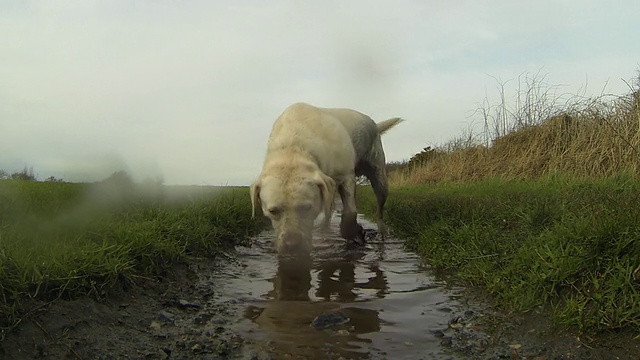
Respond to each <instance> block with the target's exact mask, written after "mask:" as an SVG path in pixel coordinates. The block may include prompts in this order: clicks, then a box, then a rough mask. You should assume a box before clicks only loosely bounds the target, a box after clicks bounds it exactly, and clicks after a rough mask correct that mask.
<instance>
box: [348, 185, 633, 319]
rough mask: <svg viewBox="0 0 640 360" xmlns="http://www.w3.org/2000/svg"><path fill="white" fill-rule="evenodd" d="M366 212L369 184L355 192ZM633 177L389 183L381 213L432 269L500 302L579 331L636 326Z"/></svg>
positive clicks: (369, 209)
mask: <svg viewBox="0 0 640 360" xmlns="http://www.w3.org/2000/svg"><path fill="white" fill-rule="evenodd" d="M358 195H359V199H358V200H359V207H360V210H362V211H364V212H365V213H367V214H369V215H372V214H373V212H374V210H375V208H374V207H375V201H374V197H373V195H372V191H370V190H369V189H366V190H365V191H359V192H358ZM639 204H640V183H638V182H637V181H634V180H632V179H631V178H630V177H625V176H619V177H616V178H610V179H605V180H569V179H564V178H562V177H555V178H547V179H541V180H532V181H501V180H499V179H492V180H484V181H481V182H477V183H463V184H439V185H435V186H427V185H424V186H412V187H404V188H395V189H392V191H391V194H390V197H389V200H388V202H387V211H386V219H387V223H388V225H389V226H390V227H391V228H392V230H393V231H394V232H395V233H396V234H398V235H400V236H406V237H407V239H408V240H407V245H408V247H409V248H411V249H412V250H414V251H417V252H418V253H419V254H421V255H423V256H424V257H425V258H426V259H427V260H428V262H429V263H430V264H432V265H433V266H434V267H436V268H438V269H441V270H447V271H451V272H453V273H455V274H456V275H457V276H459V277H460V278H461V279H462V280H464V281H465V282H467V283H468V284H471V285H477V286H481V287H483V288H485V289H486V290H487V291H488V292H489V293H490V294H491V295H492V297H493V298H494V299H495V301H496V304H497V305H499V306H502V307H505V309H509V310H516V311H528V310H531V309H534V308H538V307H540V306H543V307H548V308H551V310H552V311H551V312H552V316H553V319H554V320H555V321H556V323H557V324H562V325H569V326H575V327H577V328H578V329H580V330H582V331H598V330H615V329H621V328H628V327H631V328H634V329H636V331H637V330H638V329H640V205H639Z"/></svg>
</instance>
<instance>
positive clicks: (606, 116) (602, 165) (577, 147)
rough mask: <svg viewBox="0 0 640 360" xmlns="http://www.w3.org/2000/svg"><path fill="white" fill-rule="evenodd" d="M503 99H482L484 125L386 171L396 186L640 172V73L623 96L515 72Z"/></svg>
mask: <svg viewBox="0 0 640 360" xmlns="http://www.w3.org/2000/svg"><path fill="white" fill-rule="evenodd" d="M518 84H519V85H518V90H517V91H516V93H515V95H514V97H513V99H512V100H508V98H507V94H505V88H504V86H503V85H500V86H499V88H498V89H499V95H500V100H499V102H498V104H496V105H489V104H488V101H486V100H485V102H484V103H482V104H480V105H479V107H478V110H477V112H476V113H477V114H479V115H480V117H481V119H482V122H483V124H482V130H481V131H480V132H478V133H473V132H468V133H466V134H464V135H463V136H461V137H459V138H457V139H454V140H452V141H450V142H449V143H447V144H444V145H442V146H437V147H435V148H432V147H427V148H425V150H424V151H423V152H421V153H419V154H416V155H415V156H413V157H412V158H411V160H410V161H409V162H408V163H406V164H404V166H400V167H398V166H397V164H396V168H395V169H394V170H393V171H390V181H391V183H392V184H394V185H400V186H402V185H415V184H424V183H435V182H441V181H454V182H457V181H476V180H481V179H485V178H493V177H501V178H507V179H532V178H538V177H541V176H548V175H555V174H563V175H568V176H572V177H576V178H603V177H609V176H612V175H616V174H621V173H624V174H627V175H629V176H632V177H634V178H640V90H638V88H639V87H640V77H639V78H638V80H637V81H636V84H634V85H630V86H629V88H630V91H629V93H628V94H626V95H621V96H618V95H611V94H602V95H600V96H598V97H593V98H587V97H584V96H582V95H580V94H576V95H570V96H569V95H567V94H561V93H559V92H558V87H555V86H550V85H549V84H548V83H546V82H545V81H544V77H540V75H539V74H535V75H533V76H529V75H527V76H526V77H522V78H520V79H518Z"/></svg>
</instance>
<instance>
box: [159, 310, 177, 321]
mask: <svg viewBox="0 0 640 360" xmlns="http://www.w3.org/2000/svg"><path fill="white" fill-rule="evenodd" d="M158 316H159V317H160V318H161V319H162V320H164V321H165V322H167V323H173V322H174V321H176V316H175V315H173V314H172V313H170V312H168V311H166V310H160V311H159V312H158Z"/></svg>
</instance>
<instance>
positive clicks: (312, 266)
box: [215, 213, 460, 359]
mask: <svg viewBox="0 0 640 360" xmlns="http://www.w3.org/2000/svg"><path fill="white" fill-rule="evenodd" d="M359 222H360V223H361V224H362V225H363V226H364V227H365V229H375V224H373V223H371V222H369V221H367V220H365V219H363V218H359ZM338 223H339V213H338V214H336V215H335V216H334V218H333V219H332V231H331V232H330V234H331V235H332V236H329V237H327V238H322V237H318V236H317V237H316V238H315V239H314V250H313V253H312V257H311V258H310V259H308V260H302V259H291V260H287V261H278V258H277V256H276V254H275V252H274V250H273V245H272V243H273V236H274V234H273V232H272V231H265V232H263V233H262V234H261V235H259V236H258V237H256V238H254V239H253V241H252V246H250V247H244V248H239V249H238V252H239V253H238V261H239V264H237V266H229V267H227V268H225V269H223V270H222V271H220V272H219V273H218V274H217V275H216V276H215V277H216V278H217V279H216V280H215V282H216V287H217V292H218V295H219V296H222V297H225V298H227V299H229V300H232V301H234V302H238V303H239V304H240V305H241V306H242V307H243V308H244V316H243V318H242V319H241V320H240V321H239V322H238V323H237V324H235V325H234V331H236V332H238V333H239V334H241V336H243V337H244V338H246V339H250V340H251V341H253V343H254V344H256V348H259V349H260V350H259V351H258V352H259V353H264V352H267V353H269V354H270V356H271V357H274V358H304V359H331V358H346V359H381V358H389V359H393V358H402V359H454V358H460V357H459V356H460V355H455V354H453V353H451V352H449V351H448V350H447V349H446V348H444V347H442V346H441V338H440V337H438V336H437V333H438V332H437V330H438V329H446V328H447V326H448V322H449V320H450V318H451V313H450V311H451V309H452V308H453V307H457V306H458V305H459V304H458V303H457V302H456V300H455V298H456V289H451V288H448V287H446V284H445V283H444V282H443V281H441V280H438V279H437V278H436V277H435V276H433V274H432V273H431V272H430V271H429V269H428V268H426V267H425V266H424V265H423V264H422V263H421V261H420V259H419V257H418V256H417V255H415V254H413V253H411V252H408V251H406V250H404V249H403V245H402V243H403V241H402V240H400V239H395V238H387V239H385V240H379V239H378V238H377V237H374V238H372V239H369V240H368V243H367V245H366V247H359V248H356V249H347V246H346V243H345V241H344V240H342V239H341V238H339V237H338V235H337V234H338ZM335 311H340V312H342V313H343V314H345V315H346V316H347V317H348V318H349V321H348V322H347V323H346V324H343V325H339V326H333V327H330V328H328V329H323V330H318V329H316V328H314V327H312V326H311V323H312V321H313V320H314V318H315V317H316V316H318V315H322V314H326V313H331V312H335Z"/></svg>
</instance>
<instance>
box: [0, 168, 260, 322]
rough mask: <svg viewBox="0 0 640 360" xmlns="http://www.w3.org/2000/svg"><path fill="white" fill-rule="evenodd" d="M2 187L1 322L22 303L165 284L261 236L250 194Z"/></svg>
mask: <svg viewBox="0 0 640 360" xmlns="http://www.w3.org/2000/svg"><path fill="white" fill-rule="evenodd" d="M151 190H153V191H150V189H148V188H143V187H141V186H138V185H135V184H132V183H124V184H123V183H116V184H114V183H109V182H103V183H96V184H71V183H61V182H35V181H22V180H4V181H0V311H1V314H0V321H1V322H2V324H3V328H5V329H6V328H8V327H9V326H10V325H11V324H12V323H15V321H16V320H17V319H18V318H19V316H20V313H21V310H22V309H21V307H20V304H21V301H23V300H25V299H38V300H48V299H54V298H58V297H60V296H63V297H75V296H78V295H91V296H95V297H101V296H103V295H104V294H105V292H106V291H107V290H108V289H109V288H110V287H111V286H113V285H115V284H118V283H120V282H122V281H125V282H126V281H128V280H130V279H132V277H135V276H139V275H144V276H152V277H153V276H158V275H162V274H163V273H164V272H165V271H166V270H167V269H168V268H169V267H170V266H171V265H172V264H174V263H175V262H177V261H180V260H181V259H183V258H184V257H185V256H187V255H192V256H208V257H213V256H215V255H216V254H217V253H218V252H219V251H221V250H223V249H225V248H229V247H230V246H232V245H233V244H234V243H235V242H236V241H238V240H241V239H243V238H244V237H246V236H248V235H251V234H253V233H255V232H257V231H258V230H259V228H260V227H261V223H259V222H257V221H254V220H252V219H251V208H250V203H249V201H248V196H249V195H248V190H247V189H246V188H224V189H220V188H218V189H216V188H186V187H163V186H159V185H158V186H156V187H155V188H153V189H151Z"/></svg>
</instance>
